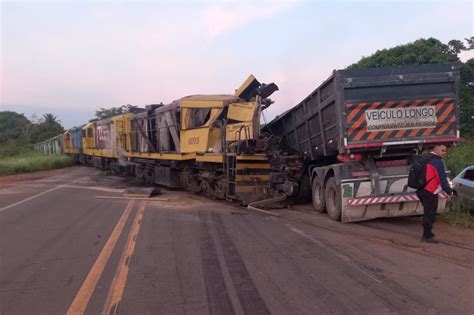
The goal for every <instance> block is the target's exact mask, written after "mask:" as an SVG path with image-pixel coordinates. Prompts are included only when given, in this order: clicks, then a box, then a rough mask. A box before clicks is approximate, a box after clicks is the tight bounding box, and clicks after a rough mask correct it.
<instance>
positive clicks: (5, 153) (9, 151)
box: [0, 142, 34, 159]
mask: <svg viewBox="0 0 474 315" xmlns="http://www.w3.org/2000/svg"><path fill="white" fill-rule="evenodd" d="M31 153H34V151H33V146H32V145H31V144H26V143H21V142H15V143H14V142H6V143H2V144H0V159H3V158H7V157H12V156H17V155H26V154H31Z"/></svg>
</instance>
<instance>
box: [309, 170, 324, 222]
mask: <svg viewBox="0 0 474 315" xmlns="http://www.w3.org/2000/svg"><path fill="white" fill-rule="evenodd" d="M311 196H312V197H313V207H314V210H316V211H317V212H319V213H323V212H326V207H325V202H324V201H325V199H324V189H323V187H322V186H321V184H320V183H319V181H318V178H317V177H315V178H314V179H313V185H312V187H311Z"/></svg>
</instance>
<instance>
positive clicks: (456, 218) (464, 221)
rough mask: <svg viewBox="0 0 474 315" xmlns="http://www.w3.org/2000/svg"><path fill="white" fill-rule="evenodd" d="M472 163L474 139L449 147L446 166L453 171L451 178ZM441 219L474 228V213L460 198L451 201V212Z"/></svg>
mask: <svg viewBox="0 0 474 315" xmlns="http://www.w3.org/2000/svg"><path fill="white" fill-rule="evenodd" d="M470 165H474V140H464V141H462V142H460V143H459V144H458V145H457V146H455V147H453V148H451V149H449V151H448V155H447V156H446V166H447V167H448V169H449V170H450V171H451V178H454V177H455V176H456V175H458V174H459V173H460V172H461V171H462V170H463V169H464V168H466V167H467V166H470ZM441 220H442V221H445V222H447V223H449V224H451V225H454V226H458V227H463V228H468V229H473V228H474V215H473V213H472V212H471V211H470V210H469V209H467V208H466V207H464V206H463V205H462V204H461V203H460V201H459V199H456V200H454V201H453V202H452V203H451V205H450V210H449V212H447V213H444V214H442V215H441Z"/></svg>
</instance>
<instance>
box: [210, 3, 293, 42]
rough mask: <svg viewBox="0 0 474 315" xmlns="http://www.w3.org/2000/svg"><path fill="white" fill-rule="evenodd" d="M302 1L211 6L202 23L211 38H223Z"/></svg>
mask: <svg viewBox="0 0 474 315" xmlns="http://www.w3.org/2000/svg"><path fill="white" fill-rule="evenodd" d="M298 2H300V1H284V2H276V1H257V2H243V3H237V4H236V3H228V4H224V5H222V4H221V5H217V4H215V5H210V6H209V7H208V8H207V9H205V13H204V16H203V18H202V22H203V24H204V25H205V28H206V30H207V33H208V34H209V35H210V36H211V37H217V36H221V35H223V34H224V33H226V32H228V31H231V30H234V29H236V28H238V27H240V26H243V25H247V24H250V23H252V22H253V21H255V20H259V19H270V18H272V17H273V16H275V15H278V14H279V13H281V12H283V11H286V10H288V9H291V8H292V7H294V6H295V5H296V4H297V3H298Z"/></svg>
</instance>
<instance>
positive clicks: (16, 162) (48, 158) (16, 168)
mask: <svg viewBox="0 0 474 315" xmlns="http://www.w3.org/2000/svg"><path fill="white" fill-rule="evenodd" d="M71 165H74V161H73V160H72V159H71V158H70V157H68V156H65V155H58V154H54V155H45V154H42V153H38V152H36V151H34V150H33V149H32V148H31V146H28V145H1V147H0V176H5V175H15V174H20V173H29V172H37V171H44V170H50V169H56V168H63V167H67V166H71Z"/></svg>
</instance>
